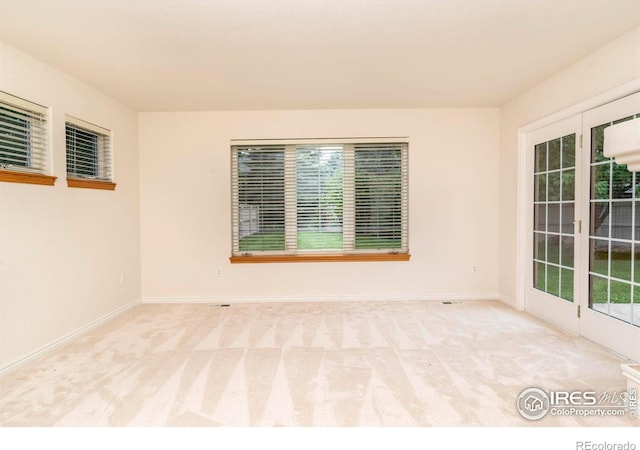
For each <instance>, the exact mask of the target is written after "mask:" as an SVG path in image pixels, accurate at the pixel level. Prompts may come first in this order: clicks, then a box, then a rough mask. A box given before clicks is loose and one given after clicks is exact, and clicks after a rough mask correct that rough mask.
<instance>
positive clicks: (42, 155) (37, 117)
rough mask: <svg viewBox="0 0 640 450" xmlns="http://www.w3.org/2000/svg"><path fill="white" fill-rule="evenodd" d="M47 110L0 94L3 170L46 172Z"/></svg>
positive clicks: (0, 166)
mask: <svg viewBox="0 0 640 450" xmlns="http://www.w3.org/2000/svg"><path fill="white" fill-rule="evenodd" d="M47 162H48V154H47V109H46V108H45V107H43V106H40V105H37V104H35V103H31V102H28V101H26V100H23V99H20V98H18V97H14V96H11V95H9V94H6V93H4V92H0V169H3V170H13V171H22V172H32V173H40V174H44V173H45V172H46V171H47Z"/></svg>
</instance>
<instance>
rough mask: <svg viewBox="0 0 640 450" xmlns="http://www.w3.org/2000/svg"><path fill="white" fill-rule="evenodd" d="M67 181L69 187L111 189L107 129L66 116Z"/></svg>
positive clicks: (109, 140)
mask: <svg viewBox="0 0 640 450" xmlns="http://www.w3.org/2000/svg"><path fill="white" fill-rule="evenodd" d="M65 134H66V147H67V183H68V185H69V186H70V187H86V188H97V189H113V188H115V184H113V183H112V174H111V139H110V132H109V130H107V129H104V128H102V127H98V126H96V125H93V124H90V123H88V122H85V121H82V120H80V119H76V118H73V117H69V116H67V120H66V126H65Z"/></svg>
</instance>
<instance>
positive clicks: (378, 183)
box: [231, 141, 408, 256]
mask: <svg viewBox="0 0 640 450" xmlns="http://www.w3.org/2000/svg"><path fill="white" fill-rule="evenodd" d="M231 150H232V197H233V198H232V204H233V206H232V207H233V211H232V226H233V236H232V247H233V255H234V256H243V255H244V256H248V255H264V254H272V255H278V254H282V255H292V254H293V255H295V254H313V253H334V252H338V253H407V252H408V144H407V143H406V142H375V141H372V142H320V143H314V142H310V141H304V142H301V143H295V142H294V143H291V142H288V143H285V144H268V143H266V144H262V143H261V144H259V145H256V144H247V145H232V147H231Z"/></svg>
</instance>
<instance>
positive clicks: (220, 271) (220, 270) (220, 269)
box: [218, 267, 222, 277]
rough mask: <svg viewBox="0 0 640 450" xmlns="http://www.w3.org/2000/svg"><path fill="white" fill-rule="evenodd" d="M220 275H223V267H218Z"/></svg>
mask: <svg viewBox="0 0 640 450" xmlns="http://www.w3.org/2000/svg"><path fill="white" fill-rule="evenodd" d="M218 276H219V277H221V276H222V268H221V267H218Z"/></svg>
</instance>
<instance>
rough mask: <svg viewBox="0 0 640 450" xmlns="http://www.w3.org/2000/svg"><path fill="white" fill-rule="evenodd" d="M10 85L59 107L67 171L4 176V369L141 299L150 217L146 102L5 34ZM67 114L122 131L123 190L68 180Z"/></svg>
mask: <svg viewBox="0 0 640 450" xmlns="http://www.w3.org/2000/svg"><path fill="white" fill-rule="evenodd" d="M0 90H3V91H5V92H8V93H10V94H13V95H16V96H19V97H23V98H25V99H27V100H31V101H33V102H36V103H39V104H42V105H45V106H48V107H50V108H51V109H50V112H51V131H52V140H51V149H52V152H53V161H52V162H53V166H52V167H53V175H54V176H57V177H58V180H57V181H56V184H55V186H38V185H27V184H16V183H4V182H3V183H0V370H1V369H2V368H7V367H9V366H10V365H11V364H12V363H14V362H16V361H17V360H19V359H20V358H23V357H25V356H27V355H29V354H32V353H33V352H35V351H37V350H38V349H40V348H42V347H44V346H48V345H49V344H51V343H52V342H54V341H56V340H59V339H61V338H63V337H64V336H66V335H68V334H70V333H73V332H75V331H76V330H78V329H80V328H82V327H85V326H86V325H88V324H90V323H92V322H94V321H96V320H98V319H100V318H102V317H104V316H105V315H107V314H110V313H112V312H114V311H116V310H118V309H119V308H122V307H124V306H126V305H128V304H130V303H131V302H134V301H137V300H139V299H140V237H139V236H140V229H139V226H140V224H139V184H138V147H137V146H138V130H137V126H138V120H137V113H136V112H134V111H132V110H130V109H128V108H126V107H124V106H122V105H121V104H119V103H117V102H115V101H114V100H112V99H110V98H108V97H106V96H104V95H102V94H100V93H99V92H97V91H95V90H94V89H92V88H90V87H88V86H86V85H84V84H82V83H80V82H79V81H77V80H75V79H73V78H71V77H69V76H67V75H65V74H63V73H61V72H59V71H56V70H54V69H52V68H51V67H49V66H46V65H44V64H42V63H40V62H38V61H36V60H34V59H32V58H31V57H29V56H27V55H25V54H23V53H21V52H18V51H17V50H15V49H13V48H11V47H9V46H5V45H3V44H2V43H0ZM65 114H70V115H73V116H75V117H79V118H82V119H84V120H86V121H88V122H92V123H95V124H97V125H101V126H103V127H105V128H108V129H110V130H112V131H113V151H114V164H115V165H114V173H115V181H116V182H117V188H116V190H115V191H99V190H93V189H72V188H67V186H66V179H65V178H66V167H65V140H64V117H65ZM121 273H124V274H125V284H124V285H123V286H121V285H120V274H121Z"/></svg>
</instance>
